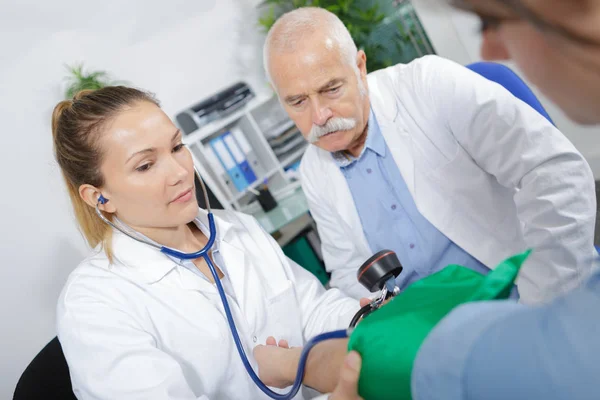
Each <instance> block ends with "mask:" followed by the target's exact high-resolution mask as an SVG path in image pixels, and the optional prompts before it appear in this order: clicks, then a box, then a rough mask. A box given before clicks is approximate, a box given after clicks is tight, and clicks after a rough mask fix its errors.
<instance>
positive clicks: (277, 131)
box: [265, 120, 294, 139]
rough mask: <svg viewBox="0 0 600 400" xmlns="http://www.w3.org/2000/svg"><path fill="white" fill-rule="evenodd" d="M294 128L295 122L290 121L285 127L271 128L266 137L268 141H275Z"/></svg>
mask: <svg viewBox="0 0 600 400" xmlns="http://www.w3.org/2000/svg"><path fill="white" fill-rule="evenodd" d="M293 126H294V121H292V120H289V121H287V122H285V123H284V124H283V125H279V126H277V127H275V128H274V127H271V128H269V130H268V131H266V132H265V136H266V137H267V138H268V139H274V138H276V137H277V136H279V135H281V134H282V133H283V132H285V131H287V130H288V129H291V128H292V127H293Z"/></svg>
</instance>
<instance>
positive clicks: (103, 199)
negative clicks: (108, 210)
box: [98, 195, 108, 204]
mask: <svg viewBox="0 0 600 400" xmlns="http://www.w3.org/2000/svg"><path fill="white" fill-rule="evenodd" d="M106 203H108V199H107V198H105V197H104V196H102V195H100V197H98V204H106Z"/></svg>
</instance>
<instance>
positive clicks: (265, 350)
mask: <svg viewBox="0 0 600 400" xmlns="http://www.w3.org/2000/svg"><path fill="white" fill-rule="evenodd" d="M301 352H302V348H301V347H292V348H290V347H289V344H288V342H287V341H286V340H283V339H282V340H280V341H279V343H277V341H276V340H275V338H273V337H269V338H268V339H267V343H266V345H258V346H256V347H255V348H254V358H255V359H256V362H257V363H258V376H259V378H260V380H261V381H263V382H264V384H265V385H267V386H271V387H276V388H280V389H283V388H286V387H288V386H290V385H292V384H293V383H294V378H295V377H296V370H297V368H298V361H299V360H300V354H301Z"/></svg>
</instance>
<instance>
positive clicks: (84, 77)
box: [65, 64, 124, 99]
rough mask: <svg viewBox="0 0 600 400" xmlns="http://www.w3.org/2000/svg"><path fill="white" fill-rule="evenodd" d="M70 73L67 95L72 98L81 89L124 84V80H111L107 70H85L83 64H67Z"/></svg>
mask: <svg viewBox="0 0 600 400" xmlns="http://www.w3.org/2000/svg"><path fill="white" fill-rule="evenodd" d="M66 69H67V71H68V75H67V77H66V79H67V82H68V85H67V88H66V90H65V97H66V98H67V99H72V98H73V96H75V94H76V93H77V92H79V91H80V90H85V89H100V88H103V87H105V86H109V85H115V84H123V83H124V82H118V81H111V79H110V78H109V76H108V73H107V72H105V71H92V72H89V73H86V72H84V70H83V64H75V65H72V66H69V65H67V66H66Z"/></svg>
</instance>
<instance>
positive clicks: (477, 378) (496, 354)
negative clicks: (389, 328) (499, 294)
mask: <svg viewBox="0 0 600 400" xmlns="http://www.w3.org/2000/svg"><path fill="white" fill-rule="evenodd" d="M599 335H600V274H598V275H596V276H594V277H593V278H592V279H591V280H590V281H588V282H587V283H586V284H585V285H584V286H582V287H581V288H579V289H577V290H576V291H573V292H571V293H570V294H567V295H565V296H564V297H561V298H559V299H557V300H555V301H554V302H552V303H550V304H548V305H545V306H541V307H535V308H528V307H525V306H521V305H519V304H516V303H513V302H510V301H493V302H481V303H470V304H466V305H463V306H460V307H458V308H456V309H455V310H454V311H452V313H450V314H449V315H448V316H447V317H446V318H444V320H442V321H441V322H440V323H439V324H438V326H437V327H436V328H435V329H434V330H433V331H432V332H431V333H430V334H429V336H428V337H427V339H426V340H425V342H424V343H423V345H422V346H421V348H420V349H419V352H418V354H417V358H416V360H415V364H414V367H413V371H412V395H413V399H415V400H430V399H431V400H433V399H440V398H443V399H445V400H475V399H486V400H500V399H502V400H506V399H544V400H558V399H592V398H597V396H598V382H599V381H600V337H599Z"/></svg>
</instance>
